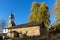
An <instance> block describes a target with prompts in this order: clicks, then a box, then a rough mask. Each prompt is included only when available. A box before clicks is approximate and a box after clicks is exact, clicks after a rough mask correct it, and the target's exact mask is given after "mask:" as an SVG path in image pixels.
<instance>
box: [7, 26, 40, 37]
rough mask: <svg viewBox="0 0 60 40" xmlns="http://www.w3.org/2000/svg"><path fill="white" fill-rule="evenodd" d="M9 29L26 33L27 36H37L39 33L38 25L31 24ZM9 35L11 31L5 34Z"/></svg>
mask: <svg viewBox="0 0 60 40" xmlns="http://www.w3.org/2000/svg"><path fill="white" fill-rule="evenodd" d="M10 31H17V32H19V33H20V32H22V34H27V36H39V35H40V26H33V27H24V28H16V29H9V30H8V32H10ZM7 35H8V36H9V37H11V36H12V34H11V33H8V34H7Z"/></svg>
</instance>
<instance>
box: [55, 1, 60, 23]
mask: <svg viewBox="0 0 60 40" xmlns="http://www.w3.org/2000/svg"><path fill="white" fill-rule="evenodd" d="M54 12H55V16H56V19H57V20H56V21H58V22H59V21H60V0H56V3H55V6H54Z"/></svg>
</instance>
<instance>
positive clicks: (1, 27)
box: [0, 20, 6, 32]
mask: <svg viewBox="0 0 60 40" xmlns="http://www.w3.org/2000/svg"><path fill="white" fill-rule="evenodd" d="M5 25H6V22H5V20H1V21H0V32H3V28H4V27H5Z"/></svg>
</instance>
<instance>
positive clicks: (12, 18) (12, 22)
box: [8, 11, 15, 28]
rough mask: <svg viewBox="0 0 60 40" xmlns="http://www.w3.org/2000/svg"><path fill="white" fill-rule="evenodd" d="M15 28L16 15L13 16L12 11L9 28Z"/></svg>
mask: <svg viewBox="0 0 60 40" xmlns="http://www.w3.org/2000/svg"><path fill="white" fill-rule="evenodd" d="M13 26H15V23H14V15H13V14H12V11H11V13H10V15H9V23H8V28H9V27H13Z"/></svg>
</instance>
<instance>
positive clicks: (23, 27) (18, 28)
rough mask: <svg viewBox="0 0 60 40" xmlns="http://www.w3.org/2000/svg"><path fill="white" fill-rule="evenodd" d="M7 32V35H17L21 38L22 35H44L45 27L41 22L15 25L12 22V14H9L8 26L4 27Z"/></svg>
mask: <svg viewBox="0 0 60 40" xmlns="http://www.w3.org/2000/svg"><path fill="white" fill-rule="evenodd" d="M6 29H7V30H8V32H7V33H6V35H7V37H10V38H11V37H12V38H14V37H18V38H22V37H24V35H26V36H28V37H33V36H44V35H46V30H47V27H45V26H43V25H42V23H26V24H19V25H16V24H15V22H14V15H13V14H10V15H9V22H8V27H7V28H6Z"/></svg>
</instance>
